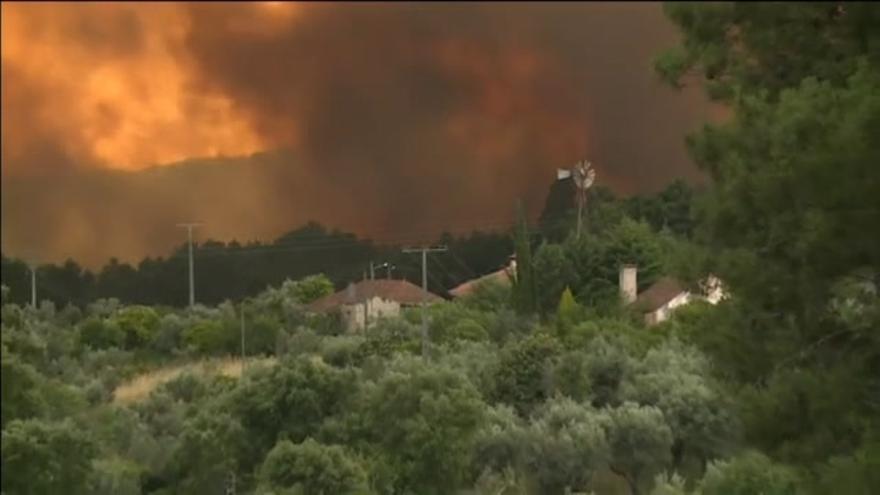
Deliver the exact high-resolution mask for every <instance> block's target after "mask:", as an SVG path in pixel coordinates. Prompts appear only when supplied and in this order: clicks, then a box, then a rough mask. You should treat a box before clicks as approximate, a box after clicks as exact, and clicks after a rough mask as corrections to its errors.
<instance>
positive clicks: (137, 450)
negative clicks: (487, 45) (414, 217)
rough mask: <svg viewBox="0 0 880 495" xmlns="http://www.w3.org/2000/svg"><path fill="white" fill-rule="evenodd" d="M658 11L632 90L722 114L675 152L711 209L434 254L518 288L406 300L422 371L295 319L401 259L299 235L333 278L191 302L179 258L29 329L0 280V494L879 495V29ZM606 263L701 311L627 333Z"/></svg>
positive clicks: (299, 264) (404, 353) (609, 212)
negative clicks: (424, 308)
mask: <svg viewBox="0 0 880 495" xmlns="http://www.w3.org/2000/svg"><path fill="white" fill-rule="evenodd" d="M666 11H667V14H668V16H669V17H670V18H671V19H672V20H673V21H674V22H675V23H676V24H677V25H678V26H679V27H680V29H681V31H682V34H683V41H682V44H681V46H679V47H677V48H675V49H673V50H670V51H668V52H665V53H663V54H660V55H659V56H658V58H657V61H656V69H657V71H658V73H659V74H660V75H661V76H662V77H663V78H664V79H665V80H666V81H667V82H669V83H671V84H673V85H681V84H695V83H698V84H701V85H702V86H703V87H705V89H706V90H707V92H708V93H709V95H710V96H711V97H712V98H715V99H717V100H718V101H719V102H721V103H723V104H724V105H725V106H727V107H728V108H729V109H730V110H731V117H730V118H729V119H727V120H726V121H725V122H723V123H720V124H713V125H706V126H705V127H704V128H703V129H701V130H700V131H699V132H696V133H694V134H693V135H691V136H689V137H688V139H687V142H688V146H689V149H690V151H691V154H692V156H693V158H694V160H695V161H696V162H697V164H698V165H699V166H700V168H701V169H702V170H703V171H704V172H705V173H706V175H707V176H708V178H709V183H708V185H707V186H706V187H705V189H701V190H700V191H699V192H694V191H693V190H691V189H690V188H688V187H687V186H685V185H684V184H682V183H674V184H672V185H671V186H670V187H669V188H668V189H666V190H665V191H663V192H661V193H659V194H657V195H653V196H645V197H633V198H628V199H625V200H623V199H618V198H615V197H614V196H613V195H612V194H611V193H610V192H609V191H607V190H605V189H603V188H600V187H597V188H595V189H594V190H593V191H592V193H591V196H590V200H589V203H588V204H589V208H588V212H587V213H588V214H587V221H586V231H585V234H584V235H582V236H580V237H579V238H578V237H576V236H575V235H574V228H573V221H574V216H573V213H572V211H571V206H572V203H571V200H570V198H571V191H570V190H567V189H566V188H567V187H569V185H566V183H565V182H559V183H557V184H556V185H555V186H554V188H553V190H552V191H551V193H550V195H549V197H548V200H547V205H546V206H545V208H544V214H542V216H541V219H540V221H539V222H538V224H537V225H532V226H531V227H530V226H529V224H528V222H527V221H526V219H525V218H524V215H523V214H522V213H520V214H519V220H518V222H517V223H516V225H515V226H512V228H511V230H510V232H509V233H504V234H478V233H475V234H474V235H472V236H469V237H467V238H464V239H458V240H457V239H454V238H451V237H448V238H447V239H445V240H442V241H444V242H447V243H448V244H449V245H450V248H451V249H450V251H451V252H450V253H449V254H444V255H443V256H447V257H445V258H443V257H440V256H441V255H439V254H438V255H436V256H437V257H438V258H439V260H440V261H439V264H437V265H433V266H436V268H437V269H436V270H434V272H435V273H436V275H435V277H436V279H435V280H433V281H431V284H432V285H431V288H432V289H433V290H435V291H437V292H442V291H443V290H446V289H448V288H450V287H451V286H452V285H454V284H455V283H458V282H460V281H462V280H465V279H469V278H473V277H475V276H477V275H480V274H483V273H486V272H489V271H492V270H494V269H497V268H498V267H499V266H500V265H501V264H503V263H504V261H505V260H506V257H507V256H508V255H509V254H510V253H511V252H515V253H516V255H517V261H518V264H517V277H516V280H515V281H514V283H513V284H512V286H509V287H508V286H502V285H497V284H491V283H488V284H485V285H482V286H480V287H479V288H478V290H476V291H475V292H474V293H473V294H471V295H469V296H467V297H464V298H461V299H456V300H454V301H444V302H441V303H437V304H434V305H432V306H430V307H429V308H428V330H429V331H428V337H429V341H430V345H429V346H428V352H427V354H426V355H425V356H423V355H422V348H421V333H420V327H419V323H420V321H421V320H420V315H419V313H418V311H417V310H406V311H404V313H403V314H402V315H401V317H399V318H390V319H382V320H379V321H377V322H375V324H374V325H373V326H371V327H370V328H369V329H368V330H367V331H365V332H362V333H348V332H346V331H344V329H343V325H342V322H341V321H340V319H339V316H338V315H336V314H333V313H329V314H312V313H310V312H308V311H306V309H305V307H306V305H307V304H308V303H309V302H311V301H313V300H315V299H317V298H319V297H321V296H323V295H326V294H329V293H331V292H332V291H334V289H335V288H338V287H340V286H341V285H344V284H345V283H346V282H347V281H348V280H351V279H358V278H359V276H358V275H360V274H361V273H362V272H363V271H364V270H365V268H366V266H367V264H368V263H369V262H370V261H376V262H383V261H386V259H388V260H392V261H394V262H395V263H399V264H400V266H401V268H400V270H401V271H404V270H411V271H410V272H406V273H398V274H397V276H396V277H397V278H399V277H401V276H405V277H407V278H409V279H410V280H413V281H415V280H418V277H417V274H418V271H417V270H418V264H417V263H412V262H411V263H412V264H411V266H410V267H409V268H405V262H403V261H400V260H402V259H404V258H393V259H392V258H391V256H392V255H393V254H394V253H398V252H399V250H398V249H396V248H395V249H393V250H392V249H390V248H389V249H388V250H387V251H379V250H378V248H375V247H373V246H371V245H370V244H369V243H366V242H364V243H361V242H360V241H358V240H356V239H354V238H353V236H350V235H347V234H341V233H333V232H327V231H326V230H325V229H323V228H322V227H319V226H317V225H310V226H307V227H305V228H304V229H300V230H298V231H295V232H293V233H292V234H290V236H289V237H288V238H287V241H281V240H279V243H280V244H281V245H284V246H288V243H289V242H293V241H291V240H290V239H297V236H298V235H306V234H308V235H315V236H317V237H319V238H321V239H332V240H333V241H332V242H338V241H339V239H340V238H345V239H347V241H346V242H351V243H352V245H353V246H355V247H353V248H352V250H353V254H351V255H350V256H349V257H346V258H345V259H348V260H349V262H350V263H351V264H350V265H349V266H347V267H345V268H344V270H343V272H345V271H346V270H347V272H346V273H343V272H337V273H332V272H333V270H332V267H339V263H340V262H339V259H342V258H331V257H330V256H329V255H328V253H327V252H326V251H322V250H315V251H314V253H312V251H309V253H310V254H308V255H307V254H305V253H304V252H297V251H291V252H288V253H285V252H274V253H272V254H271V255H269V254H267V255H265V257H264V256H254V257H253V258H251V256H241V257H235V256H228V257H225V256H224V257H221V256H218V257H217V258H218V259H219V258H223V260H222V262H220V261H218V262H217V264H216V265H210V264H209V263H210V262H209V261H208V260H209V259H210V257H209V256H207V255H205V256H202V255H203V254H207V252H204V253H201V254H197V259H198V260H200V261H199V263H200V264H199V265H198V266H199V273H200V274H201V275H200V276H201V277H203V279H207V280H208V281H206V282H203V284H204V285H202V286H199V287H198V288H197V291H198V292H197V293H198V294H200V296H199V298H198V300H199V301H200V303H201V304H197V305H196V306H195V307H194V308H183V305H184V304H185V303H186V290H187V287H186V283H185V282H186V279H185V274H186V270H185V264H186V259H185V258H183V257H180V256H172V257H169V258H167V259H164V260H144V262H142V263H141V264H140V265H139V266H138V267H137V268H135V267H131V266H128V265H124V264H119V263H111V264H109V265H107V266H106V267H104V269H102V270H101V271H100V272H99V273H97V274H91V273H86V272H83V271H82V270H81V269H80V268H79V267H78V266H76V265H75V264H72V263H68V264H66V265H62V266H50V265H46V266H43V267H42V268H41V269H40V271H39V273H40V277H41V278H40V282H39V284H40V285H39V287H41V290H42V292H41V294H42V299H43V301H42V302H41V303H40V304H39V305H38V306H37V307H30V306H29V305H27V304H26V303H27V301H29V297H30V292H29V290H30V286H29V283H30V281H29V276H28V273H27V268H26V267H25V266H24V265H22V263H21V262H19V261H16V260H13V259H7V258H4V260H3V263H4V265H3V283H4V287H3V307H2V325H3V327H2V353H3V355H2V374H0V376H2V389H0V390H2V400H0V403H2V485H0V491H2V493H3V494H9V495H12V494H49V493H70V494H77V493H83V494H86V493H88V494H104V493H106V494H122V495H126V494H173V493H181V494H182V493H187V494H188V493H230V491H229V490H232V491H233V492H234V493H253V494H266V495H267V494H344V493H349V494H392V493H393V494H438V495H439V494H454V493H459V494H508V495H512V494H564V493H595V494H651V495H697V494H699V495H729V494H741V495H751V494H754V495H758V494H773V495H788V494H792V495H793V494H808V495H811V494H830V493H833V494H846V495H849V494H853V495H868V494H874V493H880V333H878V331H880V294H878V285H880V228H878V226H880V202H878V198H880V169H878V168H877V165H878V163H880V146H878V142H877V136H880V8H878V7H876V6H875V5H874V4H871V3H860V4H848V3H843V4H842V3H810V4H806V3H772V4H769V3H707V4H703V3H699V4H697V3H693V4H690V3H670V4H668V5H667V6H666ZM513 207H514V205H511V208H513ZM306 238H308V236H306ZM301 240H302V238H301ZM325 242H329V241H325ZM199 248H200V249H205V250H207V249H208V247H207V243H206V244H200V245H199ZM237 248H238V247H237V246H228V245H219V246H214V247H213V248H212V249H219V250H234V249H237ZM432 256H434V255H432ZM456 259H457V261H456ZM414 261H417V260H414ZM622 264H635V265H637V266H638V281H639V286H640V288H641V289H645V288H647V287H648V286H650V285H651V284H652V283H653V282H654V281H656V280H658V279H659V278H660V277H662V276H671V277H675V278H677V279H678V280H680V281H681V283H682V284H684V285H686V286H690V287H694V286H695V285H696V284H697V282H698V281H699V280H702V279H703V278H704V277H705V276H707V275H709V274H712V275H715V276H717V277H719V278H720V279H721V280H722V281H723V283H724V287H725V290H726V292H727V297H726V298H725V299H723V300H722V301H721V302H719V303H718V304H717V305H711V304H708V303H705V302H702V301H695V302H692V303H690V304H688V305H686V306H683V307H681V308H678V309H677V310H676V311H675V312H674V313H673V316H672V317H671V319H669V320H667V321H665V322H663V323H660V324H658V325H655V326H646V324H645V321H644V318H643V315H642V314H641V313H640V312H639V311H638V309H637V308H634V307H633V306H627V305H624V304H623V303H622V301H621V300H620V295H619V292H618V291H619V288H618V273H619V272H618V271H619V268H620V266H621V265H622ZM453 266H456V268H452V267H453ZM440 267H446V271H445V273H444V271H443V270H441V269H440ZM381 275H384V273H383V272H381V271H379V272H377V276H381ZM150 277H153V278H150ZM211 277H216V278H213V279H212V278H211ZM160 281H161V282H160ZM212 287H217V289H215V290H216V291H215V292H211V290H212V289H211V288H212ZM242 311H243V315H242ZM242 326H244V328H245V329H246V340H245V341H244V343H243V341H242V333H241V329H242ZM242 353H243V354H245V356H246V362H247V363H250V364H249V365H248V366H246V368H245V370H244V372H243V374H242V376H241V377H240V378H232V377H224V376H221V375H217V374H211V373H208V372H189V373H184V374H182V375H180V376H177V377H176V378H174V379H172V380H170V381H168V382H166V383H164V384H161V385H160V386H159V387H157V388H156V389H154V390H152V391H151V392H150V393H149V394H148V395H147V396H146V397H143V398H142V399H141V400H138V401H134V402H121V401H119V400H116V399H115V398H114V391H115V390H116V389H117V387H118V386H119V385H120V384H121V383H123V382H125V381H126V380H128V379H130V378H132V377H134V376H136V375H138V374H139V373H149V372H151V371H153V370H156V369H158V368H160V367H162V366H166V365H169V364H176V363H187V362H195V361H200V360H205V359H210V358H215V357H222V356H238V355H240V354H242ZM257 357H271V358H274V359H273V360H257V359H256V358H257Z"/></svg>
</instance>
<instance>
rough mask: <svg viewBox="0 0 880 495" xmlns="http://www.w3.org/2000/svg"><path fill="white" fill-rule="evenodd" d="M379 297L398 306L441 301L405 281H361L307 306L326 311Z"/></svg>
mask: <svg viewBox="0 0 880 495" xmlns="http://www.w3.org/2000/svg"><path fill="white" fill-rule="evenodd" d="M374 297H379V298H382V299H385V300H388V301H396V302H398V303H400V304H419V303H421V302H422V301H427V302H435V301H442V300H443V299H442V298H441V297H440V296H437V295H435V294H432V293H430V292H425V291H423V290H422V288H421V287H419V286H417V285H414V284H411V283H409V282H407V281H406V280H363V281H361V282H358V283H356V284H352V285H349V286H348V287H346V288H345V289H343V290H341V291H339V292H337V293H335V294H330V295H329V296H324V297H322V298H320V299H318V300H316V301H313V302H312V303H311V304H309V306H308V308H309V309H311V310H312V311H327V310H329V309H333V308H337V307H339V306H344V305H348V304H358V303H360V302H362V301H364V300H365V299H372V298H374Z"/></svg>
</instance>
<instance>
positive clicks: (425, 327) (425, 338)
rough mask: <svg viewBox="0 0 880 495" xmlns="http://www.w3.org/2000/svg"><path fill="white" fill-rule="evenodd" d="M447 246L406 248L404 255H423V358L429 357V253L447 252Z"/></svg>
mask: <svg viewBox="0 0 880 495" xmlns="http://www.w3.org/2000/svg"><path fill="white" fill-rule="evenodd" d="M446 249H447V248H446V246H436V247H422V248H404V250H403V252H404V253H418V252H421V253H422V291H423V292H424V294H423V295H422V357H423V358H427V357H428V317H427V313H426V311H425V308H426V307H427V304H426V303H427V298H428V253H439V252H443V251H446Z"/></svg>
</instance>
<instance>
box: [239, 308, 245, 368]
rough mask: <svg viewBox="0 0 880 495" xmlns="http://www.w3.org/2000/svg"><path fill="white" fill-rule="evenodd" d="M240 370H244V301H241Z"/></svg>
mask: <svg viewBox="0 0 880 495" xmlns="http://www.w3.org/2000/svg"><path fill="white" fill-rule="evenodd" d="M240 312H241V370H242V372H243V371H244V301H241V309H240Z"/></svg>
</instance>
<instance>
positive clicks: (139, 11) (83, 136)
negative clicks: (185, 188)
mask: <svg viewBox="0 0 880 495" xmlns="http://www.w3.org/2000/svg"><path fill="white" fill-rule="evenodd" d="M187 27H188V18H187V16H186V14H185V11H184V10H183V8H182V7H181V6H180V5H177V4H164V3H159V4H151V5H144V4H136V3H131V4H130V3H115V4H78V3H64V4H55V5H51V6H47V5H44V4H24V3H12V4H10V3H3V5H2V63H3V86H4V91H3V101H2V104H3V108H4V112H3V116H2V119H3V144H4V147H5V148H6V149H5V150H4V156H6V157H9V158H12V159H13V160H10V162H12V163H16V162H17V160H14V159H15V158H17V157H20V156H22V155H25V154H27V153H32V152H34V150H35V149H37V148H38V147H40V146H41V145H42V143H44V142H46V141H51V142H53V143H54V145H55V146H56V147H59V148H60V149H61V152H62V153H63V154H64V155H65V156H67V157H69V158H70V159H71V160H75V161H80V162H87V163H88V162H92V163H94V162H97V163H98V164H100V165H103V166H106V167H115V168H123V169H138V168H143V167H147V166H150V165H154V164H163V163H168V162H174V161H177V160H181V159H184V158H187V157H193V156H216V155H237V154H245V153H252V152H254V151H257V150H260V149H262V148H263V147H264V144H265V143H263V142H262V140H261V139H260V137H259V136H258V134H257V133H256V132H254V130H253V129H252V126H251V124H250V123H249V121H248V119H247V118H246V117H245V116H244V115H243V113H242V112H240V111H238V109H237V108H236V105H235V102H234V101H231V100H230V99H229V98H227V97H225V96H223V95H220V94H204V93H199V92H195V91H192V90H191V89H190V88H189V86H188V84H189V74H188V72H187V60H186V56H185V54H184V53H183V52H182V50H181V49H180V45H181V42H182V41H183V39H184V37H185V36H186V34H187ZM120 31H123V32H120ZM119 40H124V42H123V43H120V42H119ZM4 165H8V164H4ZM7 168H8V167H6V166H4V170H6V169H7Z"/></svg>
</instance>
